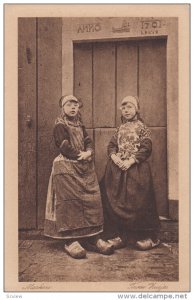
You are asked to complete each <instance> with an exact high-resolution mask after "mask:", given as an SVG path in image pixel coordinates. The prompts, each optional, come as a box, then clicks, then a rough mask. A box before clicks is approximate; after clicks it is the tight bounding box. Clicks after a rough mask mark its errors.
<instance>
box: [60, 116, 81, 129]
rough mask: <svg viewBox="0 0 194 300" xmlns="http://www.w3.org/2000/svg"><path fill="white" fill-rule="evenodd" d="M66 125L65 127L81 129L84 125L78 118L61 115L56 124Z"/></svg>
mask: <svg viewBox="0 0 194 300" xmlns="http://www.w3.org/2000/svg"><path fill="white" fill-rule="evenodd" d="M59 123H60V124H64V125H67V126H68V125H70V126H74V127H79V126H81V125H82V123H81V121H80V120H79V118H78V117H76V118H70V117H68V116H67V115H61V116H60V117H59V118H57V119H56V121H55V124H59Z"/></svg>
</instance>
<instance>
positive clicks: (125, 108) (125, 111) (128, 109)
mask: <svg viewBox="0 0 194 300" xmlns="http://www.w3.org/2000/svg"><path fill="white" fill-rule="evenodd" d="M121 113H122V116H123V117H124V118H125V119H126V120H127V121H129V120H132V119H133V118H134V117H135V116H136V108H135V106H134V105H133V104H131V103H126V104H124V105H122V107H121Z"/></svg>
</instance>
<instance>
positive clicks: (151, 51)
mask: <svg viewBox="0 0 194 300" xmlns="http://www.w3.org/2000/svg"><path fill="white" fill-rule="evenodd" d="M139 98H140V106H141V113H142V116H143V119H144V120H145V122H146V123H147V124H148V125H149V126H166V41H165V40H149V41H144V42H141V43H140V46H139Z"/></svg>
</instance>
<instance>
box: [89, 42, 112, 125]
mask: <svg viewBox="0 0 194 300" xmlns="http://www.w3.org/2000/svg"><path fill="white" fill-rule="evenodd" d="M93 101H94V103H93V108H94V112H93V113H94V127H95V128H96V127H115V45H114V44H113V43H95V44H94V49H93Z"/></svg>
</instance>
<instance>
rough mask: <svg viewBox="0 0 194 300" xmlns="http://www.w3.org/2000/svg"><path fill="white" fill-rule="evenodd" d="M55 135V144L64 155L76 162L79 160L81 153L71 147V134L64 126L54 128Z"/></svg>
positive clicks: (59, 125) (58, 125)
mask: <svg viewBox="0 0 194 300" xmlns="http://www.w3.org/2000/svg"><path fill="white" fill-rule="evenodd" d="M53 135H54V139H55V144H56V146H57V147H58V148H59V150H60V153H61V154H62V155H64V156H65V157H67V158H68V159H74V160H75V159H77V158H78V154H79V151H78V150H76V149H75V148H74V147H72V146H71V145H70V137H69V133H68V131H67V129H66V128H65V126H64V125H63V124H57V125H56V126H55V127H54V130H53Z"/></svg>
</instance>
